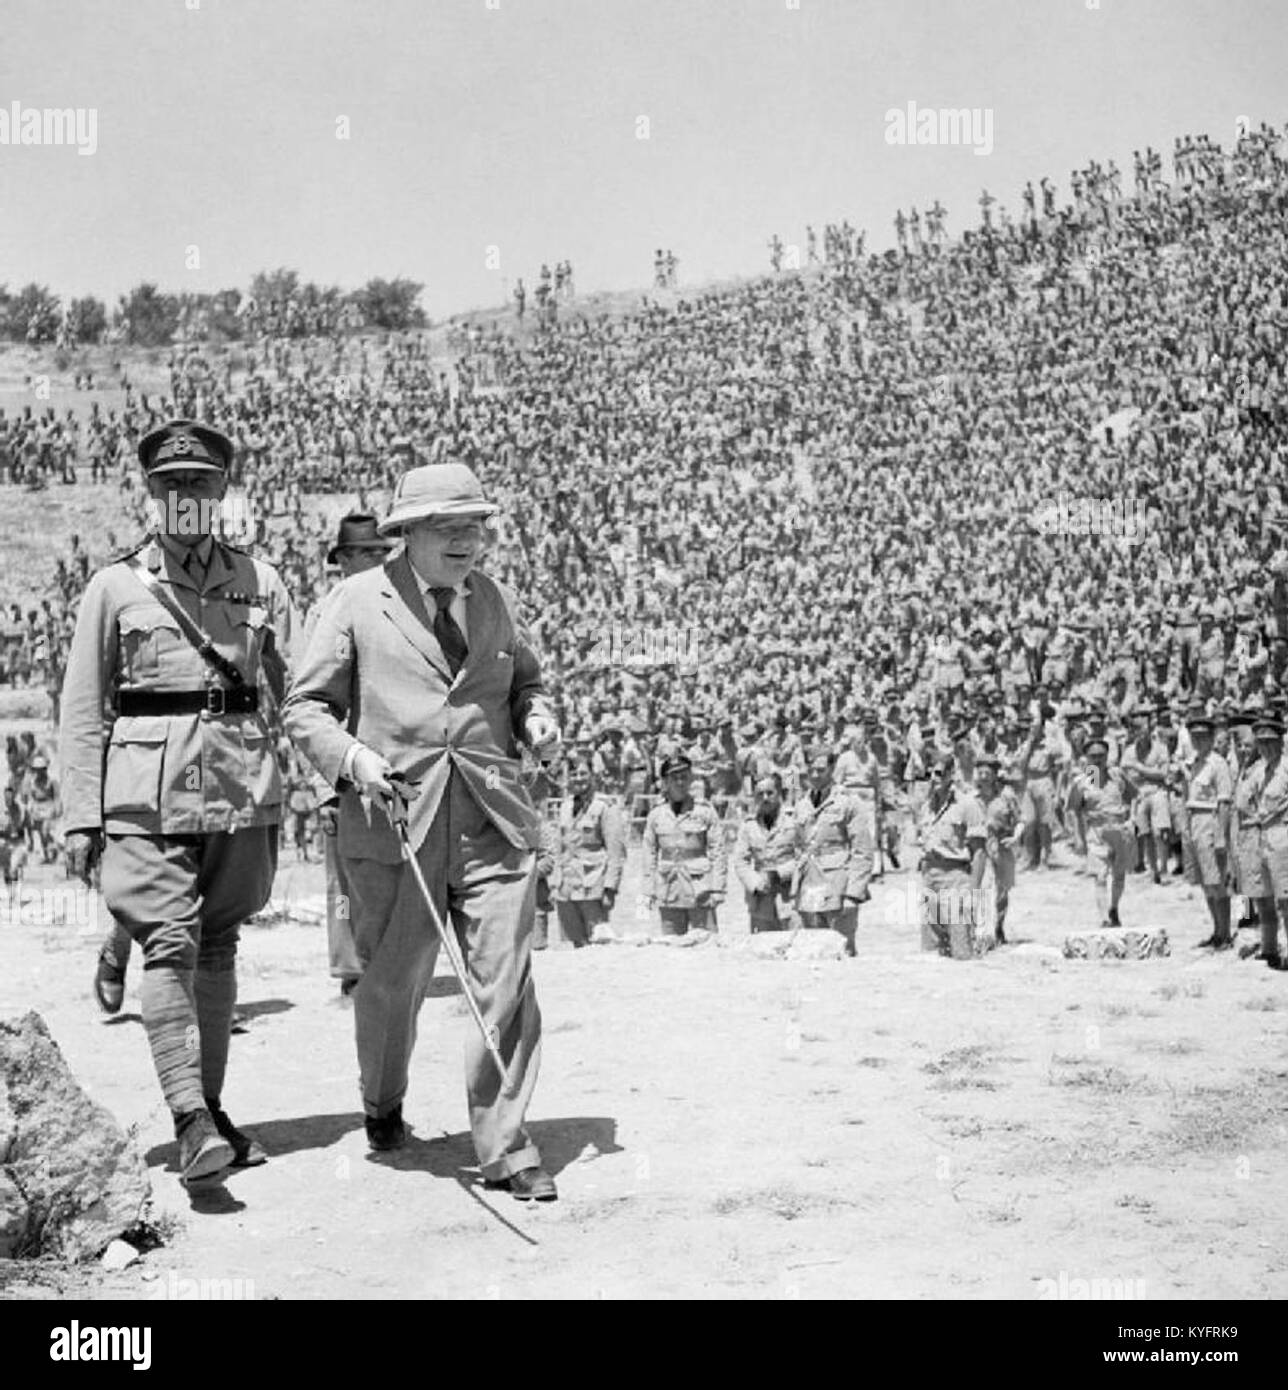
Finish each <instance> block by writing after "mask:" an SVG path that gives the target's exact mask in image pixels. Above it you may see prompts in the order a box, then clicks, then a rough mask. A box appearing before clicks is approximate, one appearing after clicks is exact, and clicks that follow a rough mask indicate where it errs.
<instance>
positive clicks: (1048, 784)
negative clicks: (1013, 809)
mask: <svg viewBox="0 0 1288 1390" xmlns="http://www.w3.org/2000/svg"><path fill="white" fill-rule="evenodd" d="M1020 766H1021V767H1022V768H1023V769H1024V775H1025V780H1026V786H1025V789H1024V812H1025V814H1024V842H1025V845H1026V846H1027V848H1028V860H1029V865H1028V866H1029V868H1030V869H1036V868H1037V867H1038V865H1039V864H1041V863H1043V862H1045V863H1046V866H1047V868H1048V869H1049V868H1052V867H1053V865H1052V863H1051V853H1052V849H1051V842H1052V838H1053V835H1054V832H1055V824H1056V820H1055V804H1056V796H1055V776H1056V772H1057V770H1058V768H1059V760H1058V757H1057V754H1056V751H1055V749H1054V747H1053V746H1052V743H1051V740H1050V739H1049V738H1048V737H1047V725H1046V718H1045V715H1043V714H1042V713H1039V715H1038V718H1037V720H1036V722H1035V723H1034V725H1033V729H1032V732H1031V733H1030V734H1029V738H1028V742H1027V743H1026V744H1025V746H1024V748H1023V750H1022V751H1021V753H1020Z"/></svg>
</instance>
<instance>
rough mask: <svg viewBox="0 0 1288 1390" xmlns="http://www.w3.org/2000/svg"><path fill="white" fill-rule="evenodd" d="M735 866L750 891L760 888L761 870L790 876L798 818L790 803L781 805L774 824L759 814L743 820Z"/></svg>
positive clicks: (793, 863) (734, 857)
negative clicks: (765, 820) (758, 886)
mask: <svg viewBox="0 0 1288 1390" xmlns="http://www.w3.org/2000/svg"><path fill="white" fill-rule="evenodd" d="M733 867H734V872H735V873H736V874H737V875H738V881H739V882H740V883H741V884H742V886H743V888H744V889H746V891H747V892H748V893H755V892H758V891H760V890H759V889H758V888H757V884H758V882H759V877H760V875H761V874H778V875H779V877H781V878H783V879H787V880H790V879H791V877H792V874H793V873H794V872H795V869H796V821H795V818H794V816H793V815H792V812H791V808H790V807H788V806H786V805H784V806H780V807H779V808H778V817H777V819H776V820H775V821H774V823H773V825H772V826H767V825H766V824H765V823H764V821H762V820H761V819H760V817H759V816H758V815H756V816H748V817H747V818H746V819H745V820H744V821H743V823H742V824H741V825H740V826H739V827H738V839H737V842H736V843H735V845H734V850H733Z"/></svg>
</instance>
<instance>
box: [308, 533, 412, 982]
mask: <svg viewBox="0 0 1288 1390" xmlns="http://www.w3.org/2000/svg"><path fill="white" fill-rule="evenodd" d="M396 544H397V542H395V541H391V540H390V539H389V538H388V537H387V536H382V535H381V534H380V532H379V530H378V529H377V526H376V518H375V517H374V516H372V515H371V514H370V513H369V512H349V513H348V514H347V515H345V516H342V517H341V518H340V526H339V530H338V531H337V533H336V538H335V544H334V545H333V546H332V547H331V549H330V550H328V551H327V556H326V561H327V564H328V565H335V566H336V567H337V569H339V571H340V579H341V581H343V580H345V579H348V578H350V577H351V576H352V575H355V574H362V573H363V572H364V571H366V570H369V569H374V568H375V567H376V566H377V565H380V564H383V563H384V561H385V560H386V559H387V558H388V555H389V552H390V551H391V550H392V549H393V548H394V546H395V545H396ZM334 592H335V591H334V590H332V593H334ZM327 597H328V598H329V597H330V595H327ZM325 603H326V598H323V599H320V600H319V601H318V602H317V603H315V604H314V605H313V607H312V608H310V609H309V613H308V616H307V617H306V618H305V619H304V637H303V640H302V642H301V647H307V646H308V642H309V638H310V637H312V635H313V629H314V628H315V627H316V626H317V624H318V619H319V617H320V616H321V613H322V608H323V606H324V605H325ZM314 791H315V793H316V795H317V799H318V822H319V824H320V825H321V828H322V857H323V860H324V862H325V865H326V941H327V952H328V955H329V957H330V961H331V977H332V978H333V979H336V980H339V981H340V995H341V997H342V999H343V998H346V997H347V996H348V995H349V994H351V993H352V992H353V987H354V986H355V985H356V984H357V983H358V976H359V975H361V974H362V968H361V966H360V965H359V964H358V951H357V947H356V946H355V945H354V942H353V919H352V917H351V916H350V914H349V888H348V884H347V883H346V882H345V878H344V865H343V864H342V863H341V861H340V856H339V854H338V853H337V852H336V846H335V830H336V810H337V806H338V805H339V798H338V797H337V796H336V794H335V792H334V791H333V790H332V788H331V787H330V785H329V784H328V783H327V781H326V779H325V778H324V777H321V776H318V777H317V779H316V782H315V785H314Z"/></svg>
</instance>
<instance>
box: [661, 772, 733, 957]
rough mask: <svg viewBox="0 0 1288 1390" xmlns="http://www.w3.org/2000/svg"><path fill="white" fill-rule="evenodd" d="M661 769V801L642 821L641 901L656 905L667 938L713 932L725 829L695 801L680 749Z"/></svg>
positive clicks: (723, 878) (723, 865) (708, 805)
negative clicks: (692, 931) (694, 929)
mask: <svg viewBox="0 0 1288 1390" xmlns="http://www.w3.org/2000/svg"><path fill="white" fill-rule="evenodd" d="M660 773H661V778H662V793H663V799H662V802H661V804H660V805H657V806H654V807H653V809H652V810H651V811H650V812H649V813H648V819H647V820H646V821H645V822H644V897H645V900H646V902H647V903H648V906H649V907H650V908H652V907H653V906H656V907H657V909H658V912H659V914H660V916H661V919H662V932H663V934H664V935H666V936H684V935H686V934H687V933H688V931H689V929H690V928H691V927H697V928H700V929H702V930H705V931H715V930H716V929H717V924H716V908H717V907H719V905H720V904H721V903H722V902H723V901H724V895H725V882H726V875H727V871H728V870H727V864H726V858H725V843H724V827H723V826H722V825H721V823H720V817H719V816H718V815H717V814H716V810H715V807H714V806H712V805H711V803H710V802H709V801H704V802H695V801H694V799H693V797H692V795H691V793H690V784H691V782H692V773H693V769H692V764H691V763H690V762H689V759H688V758H687V757H686V756H685V755H684V754H683V753H672V754H671V755H670V756H669V757H667V758H666V759H665V760H664V761H663V763H662V766H661V769H660Z"/></svg>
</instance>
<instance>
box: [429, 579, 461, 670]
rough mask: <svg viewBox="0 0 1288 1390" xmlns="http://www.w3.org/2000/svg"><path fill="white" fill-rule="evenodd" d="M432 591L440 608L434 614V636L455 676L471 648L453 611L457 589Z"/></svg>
mask: <svg viewBox="0 0 1288 1390" xmlns="http://www.w3.org/2000/svg"><path fill="white" fill-rule="evenodd" d="M430 593H431V594H432V595H433V596H434V606H435V608H436V609H437V610H438V611H437V612H436V613H435V614H434V636H435V637H437V638H438V645H439V646H440V647H442V649H443V655H444V656H445V657H446V658H447V665H448V667H449V668H450V670H451V673H452V676H453V678H455V676H456V673H457V672H458V671H459V670H460V669H461V667H462V666H464V665H465V658H466V657H467V656H468V655H469V650H470V649H469V647H468V646H467V645H466V642H465V634H464V633H463V632H462V631H461V629H460V627H459V626H458V624H457V622H456V619H455V618H453V617H452V613H451V604H452V600H453V599H454V598H455V597H456V590H455V589H431V590H430Z"/></svg>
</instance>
